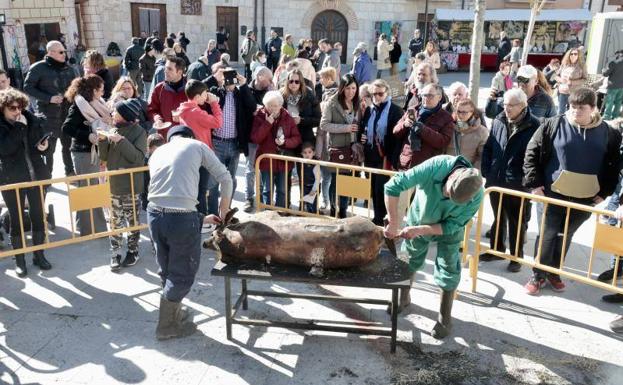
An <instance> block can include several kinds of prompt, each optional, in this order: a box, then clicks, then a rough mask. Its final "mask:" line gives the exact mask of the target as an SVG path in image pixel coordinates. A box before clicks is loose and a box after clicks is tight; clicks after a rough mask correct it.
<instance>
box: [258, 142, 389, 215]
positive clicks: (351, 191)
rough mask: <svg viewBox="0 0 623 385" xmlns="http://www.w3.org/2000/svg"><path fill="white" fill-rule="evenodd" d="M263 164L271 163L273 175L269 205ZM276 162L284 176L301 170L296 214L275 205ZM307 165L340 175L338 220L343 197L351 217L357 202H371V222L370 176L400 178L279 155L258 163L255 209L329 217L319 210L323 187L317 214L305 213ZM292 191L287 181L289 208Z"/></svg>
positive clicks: (347, 166)
mask: <svg viewBox="0 0 623 385" xmlns="http://www.w3.org/2000/svg"><path fill="white" fill-rule="evenodd" d="M263 160H266V161H268V162H269V171H268V172H269V178H270V181H271V184H270V202H269V203H268V204H266V203H263V202H262V190H261V176H260V175H261V171H260V163H261V161H263ZM275 161H283V162H285V169H284V170H285V171H284V174H285V175H286V176H287V175H288V172H287V170H288V169H289V168H290V167H295V168H296V169H297V172H298V170H300V173H301V174H300V175H299V176H298V177H299V183H298V186H296V187H298V189H299V199H298V201H299V202H301V203H299V210H293V209H291V208H288V207H280V206H277V205H276V204H274V203H275V198H274V195H275V191H274V186H273V183H272V180H273V162H275ZM304 164H313V165H319V166H321V167H328V168H330V169H332V170H335V172H336V183H335V207H336V210H335V216H336V217H337V216H338V211H339V210H338V209H337V208H338V207H339V198H340V196H342V197H347V198H349V206H350V208H351V213H353V214H354V211H355V207H354V204H353V199H362V200H367V201H368V207H367V215H366V216H367V217H368V218H369V217H370V213H371V205H372V196H371V195H372V189H371V184H370V176H371V175H372V174H375V175H387V176H390V177H391V176H393V175H394V174H396V172H395V171H388V170H381V169H377V168H369V167H362V166H352V165H347V164H342V163H332V162H325V161H321V160H316V159H303V158H296V157H292V156H285V155H277V154H262V155H260V156H259V157H258V158H257V159H256V161H255V191H256V194H255V207H256V208H257V210H258V211H260V210H264V209H268V210H276V211H281V212H284V213H289V214H295V215H303V216H325V217H326V215H323V214H321V213H320V208H319V207H320V204H319V203H320V197H321V196H322V186H321V185H319V186H318V192H317V194H316V212H315V213H308V212H306V211H305V210H304V205H303V204H302V202H303V189H302V188H301V187H302V183H303V181H304V180H305V168H304V167H303V166H302V165H304ZM362 172H363V173H364V174H366V177H365V178H364V177H362V176H361V175H360V174H361V173H362ZM285 179H287V178H284V180H285ZM292 188H293V186H291V185H290V181H288V180H285V197H286V198H285V201H286V205H287V202H288V197H289V195H290V192H291V190H292Z"/></svg>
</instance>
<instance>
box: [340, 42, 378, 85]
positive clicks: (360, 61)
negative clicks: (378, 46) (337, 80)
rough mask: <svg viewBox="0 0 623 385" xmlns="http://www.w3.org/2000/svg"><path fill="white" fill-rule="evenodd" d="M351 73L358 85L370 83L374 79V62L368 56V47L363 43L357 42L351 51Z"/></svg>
mask: <svg viewBox="0 0 623 385" xmlns="http://www.w3.org/2000/svg"><path fill="white" fill-rule="evenodd" d="M351 73H352V74H353V76H354V77H355V79H356V80H357V83H358V84H363V83H367V82H370V81H372V80H373V78H374V62H373V61H372V58H371V57H370V55H368V45H367V44H366V43H364V42H359V43H358V44H357V47H355V50H354V51H353V69H352V71H351ZM336 77H337V76H336Z"/></svg>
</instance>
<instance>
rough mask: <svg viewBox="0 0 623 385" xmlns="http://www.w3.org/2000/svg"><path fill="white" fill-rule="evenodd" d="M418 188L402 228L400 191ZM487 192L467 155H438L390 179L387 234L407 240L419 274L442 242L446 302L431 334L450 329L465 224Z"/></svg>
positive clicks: (440, 272)
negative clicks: (434, 247) (432, 247)
mask: <svg viewBox="0 0 623 385" xmlns="http://www.w3.org/2000/svg"><path fill="white" fill-rule="evenodd" d="M414 187H415V189H416V192H415V198H414V199H413V202H412V203H411V207H410V208H409V210H408V213H407V226H406V227H404V228H403V229H402V230H399V227H400V225H401V222H402V218H401V217H400V216H399V213H398V200H399V196H400V194H401V193H402V192H403V191H407V190H409V189H411V188H414ZM483 194H484V191H483V187H482V177H481V176H480V173H479V171H478V170H477V169H475V168H473V167H472V165H471V163H469V161H467V160H466V159H465V158H463V157H462V156H457V157H455V156H450V155H439V156H436V157H434V158H431V159H429V160H427V161H425V162H423V163H421V164H419V165H417V166H415V167H413V168H412V169H410V170H408V171H406V172H401V173H398V174H396V175H394V176H393V177H392V179H391V180H390V181H389V182H387V183H386V184H385V205H386V206H387V213H388V216H389V218H388V219H389V222H388V224H387V226H386V227H385V236H386V237H388V238H390V239H391V238H396V237H401V238H404V239H405V242H404V243H403V245H402V248H403V251H405V252H406V253H407V254H408V255H409V267H410V269H411V271H412V272H413V273H415V272H416V271H417V270H419V269H421V268H422V265H423V264H424V260H425V258H426V254H427V252H428V246H429V244H430V243H431V242H437V257H436V258H435V270H434V280H435V283H436V284H437V285H438V286H439V287H440V288H441V306H440V310H439V317H438V319H437V323H436V324H435V327H434V328H433V330H432V332H431V335H432V336H433V337H435V338H438V339H439V338H444V337H445V336H447V335H448V334H449V333H450V327H451V317H450V313H451V311H452V301H453V299H454V293H455V291H456V288H457V286H458V285H459V282H460V279H461V257H460V254H459V248H460V247H461V242H462V241H463V233H464V231H465V225H466V224H467V223H468V222H469V221H470V219H472V217H473V216H474V214H476V212H477V211H478V209H479V207H480V203H481V202H482V199H483ZM412 280H413V278H412ZM410 303H411V296H410V294H409V291H408V290H404V291H402V292H401V296H400V309H403V308H405V307H406V306H408V305H409V304H410Z"/></svg>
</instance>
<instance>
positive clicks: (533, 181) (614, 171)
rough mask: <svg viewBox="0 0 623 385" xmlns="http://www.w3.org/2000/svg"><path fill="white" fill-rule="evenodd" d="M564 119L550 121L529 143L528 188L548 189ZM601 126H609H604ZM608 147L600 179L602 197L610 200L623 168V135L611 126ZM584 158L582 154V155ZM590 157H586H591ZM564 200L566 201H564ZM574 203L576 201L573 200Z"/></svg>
mask: <svg viewBox="0 0 623 385" xmlns="http://www.w3.org/2000/svg"><path fill="white" fill-rule="evenodd" d="M563 118H564V116H562V115H561V116H556V117H553V118H550V119H546V120H545V121H544V122H543V123H542V124H541V126H540V127H539V128H538V130H537V131H536V132H535V133H534V136H533V137H532V139H531V140H530V143H528V147H527V149H526V157H525V159H524V180H523V185H524V186H525V187H526V188H529V189H534V188H537V187H541V186H544V184H545V176H544V171H545V167H546V166H547V163H548V162H549V160H550V159H551V157H552V156H553V153H554V136H555V135H556V131H557V130H558V128H559V127H560V125H561V124H562V120H563ZM601 124H606V123H604V122H602V123H601ZM607 128H608V144H607V149H606V155H605V156H604V159H603V163H602V165H601V171H600V172H599V175H597V179H598V181H599V186H600V190H599V192H598V193H597V195H598V196H600V197H602V198H603V199H606V198H607V197H608V196H610V195H612V193H613V192H614V190H615V188H616V185H617V183H618V177H619V170H620V168H621V152H620V146H621V133H620V132H619V131H617V130H615V129H614V128H612V127H610V126H609V125H607ZM578 155H580V154H578ZM588 155H590V154H584V156H588ZM563 198H564V197H563ZM570 200H573V199H570Z"/></svg>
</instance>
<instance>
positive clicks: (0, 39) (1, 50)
mask: <svg viewBox="0 0 623 385" xmlns="http://www.w3.org/2000/svg"><path fill="white" fill-rule="evenodd" d="M5 24H6V15H5V14H4V13H0V55H2V67H3V68H4V70H5V71H8V70H9V62H8V61H7V58H6V49H5V47H4V29H3V28H2V27H3V26H4V25H5Z"/></svg>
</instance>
